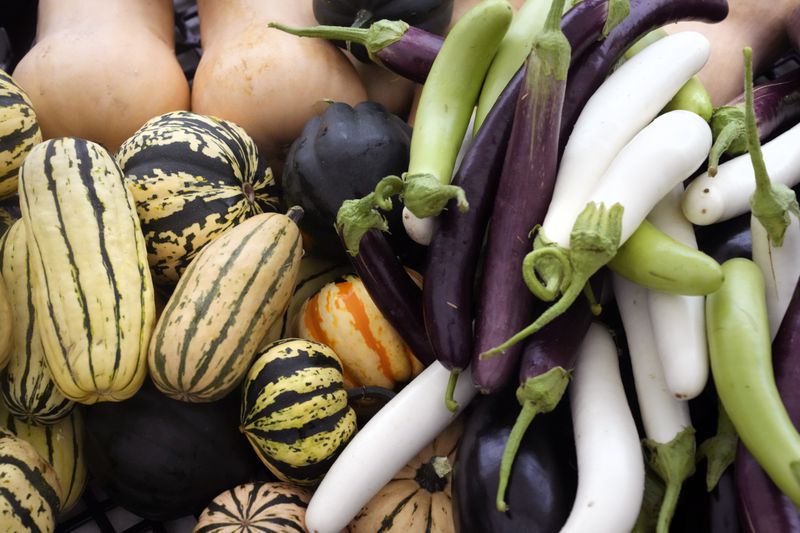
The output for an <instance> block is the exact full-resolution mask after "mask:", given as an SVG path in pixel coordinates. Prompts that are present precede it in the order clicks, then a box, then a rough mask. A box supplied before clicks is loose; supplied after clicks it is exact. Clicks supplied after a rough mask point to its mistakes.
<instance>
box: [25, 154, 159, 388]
mask: <svg viewBox="0 0 800 533" xmlns="http://www.w3.org/2000/svg"><path fill="white" fill-rule="evenodd" d="M20 206H21V208H22V220H23V222H24V224H25V230H26V240H27V242H28V250H29V251H30V254H31V270H32V272H33V283H32V288H33V303H34V309H35V312H36V319H37V323H38V325H39V333H40V335H41V337H42V344H43V346H44V353H45V358H46V360H47V366H48V368H49V369H50V374H51V376H52V377H53V381H55V383H56V385H57V386H58V388H59V389H61V392H63V393H64V396H66V397H67V398H69V399H71V400H74V401H76V402H81V403H86V404H91V403H94V402H98V401H121V400H124V399H126V398H129V397H131V396H132V395H133V394H134V393H135V392H136V391H137V390H138V389H139V388H140V387H141V385H142V383H143V382H144V378H145V374H146V370H147V367H146V355H147V343H148V341H149V339H150V334H151V332H152V328H153V322H154V314H155V309H154V308H155V304H154V297H153V282H152V279H151V277H150V269H149V268H148V266H147V252H146V250H145V245H144V238H143V236H142V231H141V229H140V227H139V219H138V217H137V216H136V208H135V206H134V203H133V197H132V196H131V194H130V192H129V191H128V189H127V187H125V182H124V180H123V178H122V172H121V170H120V169H119V166H118V165H117V164H116V162H115V161H114V159H113V158H112V157H111V155H110V154H109V153H108V152H107V151H106V150H105V149H104V148H103V147H102V146H100V145H99V144H96V143H93V142H90V141H85V140H81V139H74V138H61V139H53V140H48V141H45V142H43V143H40V144H38V145H37V146H35V147H34V148H33V150H31V153H30V154H28V157H27V158H26V159H25V162H24V163H23V165H22V167H21V169H20Z"/></svg>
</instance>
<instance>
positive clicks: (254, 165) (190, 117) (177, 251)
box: [117, 111, 278, 283]
mask: <svg viewBox="0 0 800 533" xmlns="http://www.w3.org/2000/svg"><path fill="white" fill-rule="evenodd" d="M117 161H119V163H120V166H121V167H122V170H123V172H124V174H125V179H126V180H127V181H128V183H129V185H130V188H131V191H132V192H133V196H134V198H135V199H136V209H137V211H138V213H139V218H140V219H141V221H142V230H143V231H144V236H145V240H146V242H147V253H148V259H149V261H150V266H151V268H152V269H153V274H154V278H155V280H156V282H158V283H174V282H176V281H177V280H178V278H179V277H180V275H181V274H182V273H183V271H184V270H185V269H186V267H187V266H188V265H189V263H190V262H191V260H192V259H193V258H194V257H195V256H196V255H197V253H199V251H200V250H201V249H202V248H203V246H205V245H206V244H208V243H209V242H211V241H213V240H214V239H216V238H217V237H218V236H219V235H221V234H222V233H223V232H225V231H226V230H228V229H230V228H232V227H233V226H235V225H236V224H238V223H240V222H242V221H244V220H245V219H246V218H248V217H250V216H253V215H256V214H258V213H264V212H271V211H275V210H276V208H277V207H278V198H277V193H276V187H275V180H274V177H273V175H272V170H271V169H270V168H269V167H268V166H267V165H266V162H265V160H264V159H263V158H261V157H259V154H258V149H257V148H256V145H255V143H254V142H253V140H252V139H251V138H250V136H248V135H247V133H245V131H244V130H243V129H242V128H240V127H239V126H237V125H236V124H234V123H232V122H229V121H226V120H222V119H218V118H215V117H209V116H204V115H198V114H196V113H191V112H188V111H175V112H171V113H166V114H164V115H161V116H158V117H155V118H153V119H151V120H150V121H148V122H147V123H146V124H145V125H144V126H142V128H141V129H140V130H139V131H137V132H136V133H135V134H134V135H133V136H132V137H131V138H129V139H128V140H127V141H125V142H124V143H123V145H122V147H120V149H119V152H117Z"/></svg>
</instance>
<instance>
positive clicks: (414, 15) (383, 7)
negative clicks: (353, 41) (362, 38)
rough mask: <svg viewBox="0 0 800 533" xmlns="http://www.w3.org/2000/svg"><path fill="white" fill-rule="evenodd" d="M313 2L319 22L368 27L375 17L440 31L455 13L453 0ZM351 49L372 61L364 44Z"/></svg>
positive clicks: (341, 44)
mask: <svg viewBox="0 0 800 533" xmlns="http://www.w3.org/2000/svg"><path fill="white" fill-rule="evenodd" d="M313 6H314V16H315V17H316V19H317V21H318V22H319V23H320V24H328V25H331V26H353V27H356V28H367V27H369V26H370V25H371V24H372V23H373V22H375V21H376V20H381V19H387V20H403V21H405V22H407V23H408V24H410V25H411V26H416V27H417V28H421V29H423V30H426V31H429V32H431V33H436V34H439V35H442V34H443V33H444V31H445V30H446V29H447V25H448V24H450V18H451V17H452V16H453V0H314V3H313ZM337 44H339V45H340V46H344V43H337ZM350 51H351V52H353V55H354V56H356V57H357V58H358V59H360V60H361V61H364V62H365V63H366V62H368V61H370V60H369V57H368V56H367V51H366V50H365V49H364V47H363V46H360V45H353V46H352V47H351V49H350Z"/></svg>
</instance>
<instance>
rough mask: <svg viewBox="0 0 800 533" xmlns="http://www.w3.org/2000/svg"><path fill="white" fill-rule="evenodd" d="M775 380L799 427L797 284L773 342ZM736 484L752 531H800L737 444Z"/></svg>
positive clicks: (798, 520)
mask: <svg viewBox="0 0 800 533" xmlns="http://www.w3.org/2000/svg"><path fill="white" fill-rule="evenodd" d="M772 355H773V364H774V367H775V383H776V385H777V386H778V391H779V393H780V395H781V399H782V400H783V405H784V406H785V407H786V411H787V412H788V413H789V417H790V418H791V419H792V422H793V423H794V425H795V427H800V389H798V387H797V383H798V381H799V380H800V285H798V287H797V288H795V291H794V294H793V295H792V300H791V302H790V303H789V307H788V309H787V310H786V314H785V315H784V318H783V322H781V326H780V328H779V329H778V333H777V335H776V336H775V339H774V340H773V342H772ZM735 469H736V484H737V487H738V490H739V503H740V510H741V513H742V522H743V523H744V524H745V525H746V529H747V531H749V532H751V533H797V532H800V514H798V510H797V508H796V507H795V506H794V504H793V503H792V502H791V501H790V500H789V499H788V498H787V497H786V496H784V495H783V493H781V491H780V490H779V489H778V487H776V486H775V484H774V483H773V482H772V481H771V480H770V478H769V477H768V476H767V474H766V473H765V472H764V470H763V469H762V468H761V466H759V465H758V463H757V462H756V461H755V459H754V458H753V456H752V455H751V454H750V452H748V451H747V449H746V448H744V446H742V445H741V444H740V446H739V449H738V451H737V454H736V464H735Z"/></svg>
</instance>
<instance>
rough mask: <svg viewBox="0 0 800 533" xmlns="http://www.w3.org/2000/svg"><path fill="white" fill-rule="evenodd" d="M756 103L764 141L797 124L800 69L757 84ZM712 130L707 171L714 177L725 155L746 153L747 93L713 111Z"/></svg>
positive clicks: (799, 117) (758, 122) (756, 112)
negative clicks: (745, 109) (712, 142)
mask: <svg viewBox="0 0 800 533" xmlns="http://www.w3.org/2000/svg"><path fill="white" fill-rule="evenodd" d="M753 106H754V111H755V115H756V126H757V128H758V136H759V138H760V140H761V142H764V141H767V140H769V139H770V138H771V137H773V136H775V135H776V134H778V133H780V132H781V131H783V130H784V129H786V128H787V127H789V126H793V125H794V124H796V123H797V121H798V120H800V69H795V70H791V71H789V72H787V73H785V74H783V75H782V76H779V77H778V78H775V79H774V80H770V81H767V82H765V83H762V84H760V85H758V86H756V87H755V88H754V89H753ZM711 130H712V132H713V133H714V145H713V146H712V147H711V152H709V154H708V174H709V175H711V176H714V175H716V173H717V166H718V165H719V159H720V157H721V156H722V155H723V154H727V155H731V156H733V155H739V154H743V153H745V152H747V137H746V135H745V126H744V95H741V96H739V97H738V98H736V99H735V100H733V101H732V102H730V103H729V104H727V105H725V106H722V107H719V108H717V109H715V110H714V115H713V116H712V117H711Z"/></svg>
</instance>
